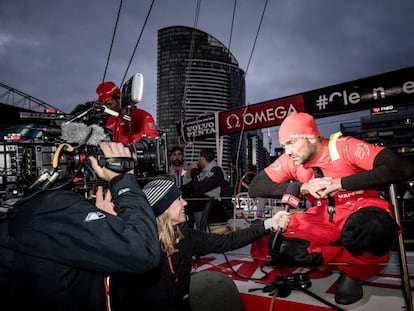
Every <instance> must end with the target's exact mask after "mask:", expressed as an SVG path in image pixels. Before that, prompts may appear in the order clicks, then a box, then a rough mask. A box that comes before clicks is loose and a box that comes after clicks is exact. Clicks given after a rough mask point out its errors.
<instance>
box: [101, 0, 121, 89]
mask: <svg viewBox="0 0 414 311" xmlns="http://www.w3.org/2000/svg"><path fill="white" fill-rule="evenodd" d="M121 8H122V0H121V1H120V2H119V9H118V15H117V17H116V22H115V27H114V32H113V34H112V40H111V46H110V47H109V53H108V58H107V59H106V66H105V71H104V74H103V77H102V82H104V81H105V77H106V71H107V70H108V64H109V59H110V58H111V53H112V47H113V45H114V39H115V34H116V30H117V28H118V21H119V16H120V15H121Z"/></svg>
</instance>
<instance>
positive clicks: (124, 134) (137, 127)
mask: <svg viewBox="0 0 414 311" xmlns="http://www.w3.org/2000/svg"><path fill="white" fill-rule="evenodd" d="M96 93H97V94H98V101H99V102H101V103H102V104H103V105H104V106H106V107H107V108H109V109H111V110H113V111H115V112H118V113H120V114H123V115H125V114H127V115H129V116H130V117H131V120H130V121H126V120H124V119H123V118H120V117H115V116H110V117H109V118H108V119H107V120H106V122H105V128H107V129H109V130H111V132H112V141H116V142H121V143H124V144H130V143H135V142H138V141H140V140H141V138H142V137H148V138H154V137H157V136H158V135H159V133H158V129H157V126H156V125H155V122H154V118H153V117H152V115H151V114H150V113H149V112H147V111H145V110H143V109H138V108H137V107H135V106H130V107H128V109H129V111H125V110H123V109H122V107H121V98H120V97H121V90H120V89H119V88H118V87H117V86H116V84H115V83H113V82H111V81H107V82H103V83H101V84H99V85H98V87H97V88H96Z"/></svg>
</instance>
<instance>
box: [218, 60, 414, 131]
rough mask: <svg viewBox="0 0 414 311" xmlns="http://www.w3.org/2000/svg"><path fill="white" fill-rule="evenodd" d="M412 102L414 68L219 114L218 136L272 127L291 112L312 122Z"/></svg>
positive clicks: (413, 98) (413, 99)
mask: <svg viewBox="0 0 414 311" xmlns="http://www.w3.org/2000/svg"><path fill="white" fill-rule="evenodd" d="M410 102H414V67H409V68H405V69H401V70H396V71H392V72H388V73H384V74H380V75H375V76H371V77H368V78H364V79H359V80H354V81H350V82H346V83H342V84H337V85H333V86H330V87H326V88H321V89H317V90H313V91H309V92H305V93H302V94H297V95H292V96H288V97H283V98H279V99H273V100H270V101H266V102H263V103H259V104H254V105H250V106H245V107H242V108H237V109H233V110H228V111H224V112H220V114H219V120H220V135H225V134H231V133H238V132H241V131H248V130H253V129H260V128H265V127H272V126H276V125H279V124H280V123H282V121H283V119H284V118H285V117H286V116H287V115H288V114H290V113H291V112H292V111H304V112H307V113H310V114H312V115H313V116H314V117H315V118H322V117H329V116H334V115H340V114H344V113H350V112H356V111H362V110H369V109H371V108H374V107H378V106H380V105H381V106H384V105H396V104H402V103H410Z"/></svg>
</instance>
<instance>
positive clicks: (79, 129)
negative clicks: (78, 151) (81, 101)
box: [61, 122, 110, 146]
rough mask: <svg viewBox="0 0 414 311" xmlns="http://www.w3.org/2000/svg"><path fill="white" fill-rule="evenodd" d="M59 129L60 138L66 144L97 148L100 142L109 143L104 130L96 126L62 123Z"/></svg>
mask: <svg viewBox="0 0 414 311" xmlns="http://www.w3.org/2000/svg"><path fill="white" fill-rule="evenodd" d="M61 129H62V135H61V138H62V139H63V140H64V141H65V142H68V143H75V144H78V145H93V146H97V145H98V144H99V143H100V142H102V141H110V139H109V137H108V135H106V133H105V130H104V129H103V128H102V127H100V126H99V125H96V124H92V125H89V126H87V125H86V124H85V123H76V122H72V123H64V124H62V125H61Z"/></svg>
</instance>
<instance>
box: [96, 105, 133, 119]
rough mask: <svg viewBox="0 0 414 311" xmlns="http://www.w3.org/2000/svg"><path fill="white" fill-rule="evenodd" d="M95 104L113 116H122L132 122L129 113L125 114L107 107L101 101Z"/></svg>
mask: <svg viewBox="0 0 414 311" xmlns="http://www.w3.org/2000/svg"><path fill="white" fill-rule="evenodd" d="M95 105H96V106H97V107H98V108H99V109H103V112H104V113H107V114H109V115H111V116H114V117H117V118H121V119H124V120H125V121H128V122H131V116H130V115H129V113H128V114H125V113H123V112H118V111H115V110H112V109H110V108H108V107H106V106H105V105H102V104H101V103H98V102H96V103H95Z"/></svg>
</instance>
